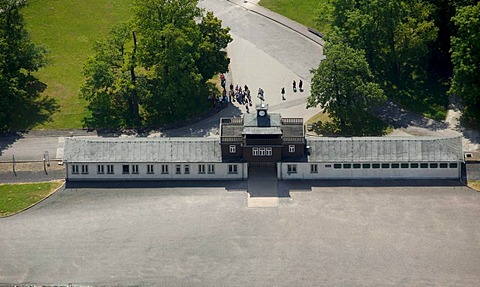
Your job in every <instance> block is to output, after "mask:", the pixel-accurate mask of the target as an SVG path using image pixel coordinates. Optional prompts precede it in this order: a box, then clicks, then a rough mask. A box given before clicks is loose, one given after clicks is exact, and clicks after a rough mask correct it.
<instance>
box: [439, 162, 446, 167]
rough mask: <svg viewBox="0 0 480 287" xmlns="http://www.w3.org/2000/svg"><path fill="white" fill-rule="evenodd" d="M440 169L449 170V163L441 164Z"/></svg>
mask: <svg viewBox="0 0 480 287" xmlns="http://www.w3.org/2000/svg"><path fill="white" fill-rule="evenodd" d="M440 168H448V163H446V162H442V163H440Z"/></svg>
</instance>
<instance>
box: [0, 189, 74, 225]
mask: <svg viewBox="0 0 480 287" xmlns="http://www.w3.org/2000/svg"><path fill="white" fill-rule="evenodd" d="M53 181H56V180H51V181H45V182H53ZM58 181H63V183H62V185H60V186H59V187H58V188H57V189H55V190H54V191H52V192H51V193H50V194H48V195H47V196H46V197H44V198H42V199H41V200H39V201H37V202H35V203H33V204H32V205H30V206H27V207H25V208H23V209H21V210H19V211H17V212H15V213H12V214H9V215H5V216H0V220H1V219H2V218H9V217H12V216H15V215H18V214H20V213H22V212H24V211H27V210H29V209H30V208H32V207H34V206H36V205H37V204H39V203H41V202H43V201H45V200H47V199H48V198H50V197H51V196H52V195H54V194H55V193H57V191H59V190H60V189H62V188H63V189H64V188H65V183H66V181H65V180H58ZM37 183H38V182H37ZM13 184H21V183H13Z"/></svg>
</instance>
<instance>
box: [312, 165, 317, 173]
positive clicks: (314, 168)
mask: <svg viewBox="0 0 480 287" xmlns="http://www.w3.org/2000/svg"><path fill="white" fill-rule="evenodd" d="M310 173H318V165H316V164H311V165H310Z"/></svg>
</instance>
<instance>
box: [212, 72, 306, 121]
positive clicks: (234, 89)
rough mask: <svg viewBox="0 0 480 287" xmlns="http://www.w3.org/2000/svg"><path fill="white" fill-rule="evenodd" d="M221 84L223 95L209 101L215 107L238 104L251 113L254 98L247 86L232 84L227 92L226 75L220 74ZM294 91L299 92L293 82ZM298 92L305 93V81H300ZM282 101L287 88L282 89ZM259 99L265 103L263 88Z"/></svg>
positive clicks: (258, 95)
mask: <svg viewBox="0 0 480 287" xmlns="http://www.w3.org/2000/svg"><path fill="white" fill-rule="evenodd" d="M220 83H221V86H222V93H221V95H220V96H219V97H215V96H211V97H209V99H210V100H211V101H212V102H213V105H214V107H215V106H217V103H219V104H220V106H221V107H223V106H227V105H228V103H232V102H237V103H238V104H240V105H242V106H245V110H246V112H247V113H250V107H251V106H252V105H253V101H252V96H251V93H250V89H249V88H248V86H247V85H244V86H243V87H242V86H239V85H236V86H234V85H233V83H231V84H230V86H229V87H228V91H227V82H226V79H225V75H224V74H220ZM292 90H293V92H294V93H296V92H297V82H296V81H295V80H293V83H292ZM298 90H299V91H300V92H303V81H302V79H300V80H299V81H298ZM281 95H282V100H286V98H285V87H283V88H282V89H281ZM257 98H259V99H260V100H261V101H265V92H264V91H263V89H262V88H259V89H258V93H257Z"/></svg>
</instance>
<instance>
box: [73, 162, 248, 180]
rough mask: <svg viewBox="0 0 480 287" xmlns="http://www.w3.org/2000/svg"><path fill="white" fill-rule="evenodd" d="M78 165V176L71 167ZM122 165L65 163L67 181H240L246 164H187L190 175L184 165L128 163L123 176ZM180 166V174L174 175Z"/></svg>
mask: <svg viewBox="0 0 480 287" xmlns="http://www.w3.org/2000/svg"><path fill="white" fill-rule="evenodd" d="M200 164H202V165H205V173H202V174H199V170H198V166H199V165H200ZM73 165H78V171H79V173H78V174H74V173H72V166H73ZM82 165H87V166H88V174H85V173H82ZM98 165H103V166H104V173H103V174H98V173H97V166H98ZM107 165H113V169H114V173H113V174H109V173H107ZM123 165H124V164H123V163H66V169H67V180H70V181H78V180H98V181H101V180H203V179H207V180H242V179H246V178H247V174H246V171H247V167H246V165H247V164H246V163H218V162H217V163H188V165H189V166H190V173H189V174H185V165H186V164H185V163H181V164H180V163H129V164H128V165H129V171H130V173H129V174H123ZM132 165H138V174H133V173H132ZM147 165H153V174H149V173H147ZM162 165H168V174H163V173H162ZM176 165H180V167H181V173H180V174H177V173H176ZM208 165H214V166H215V173H208ZM229 165H237V173H229Z"/></svg>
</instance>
